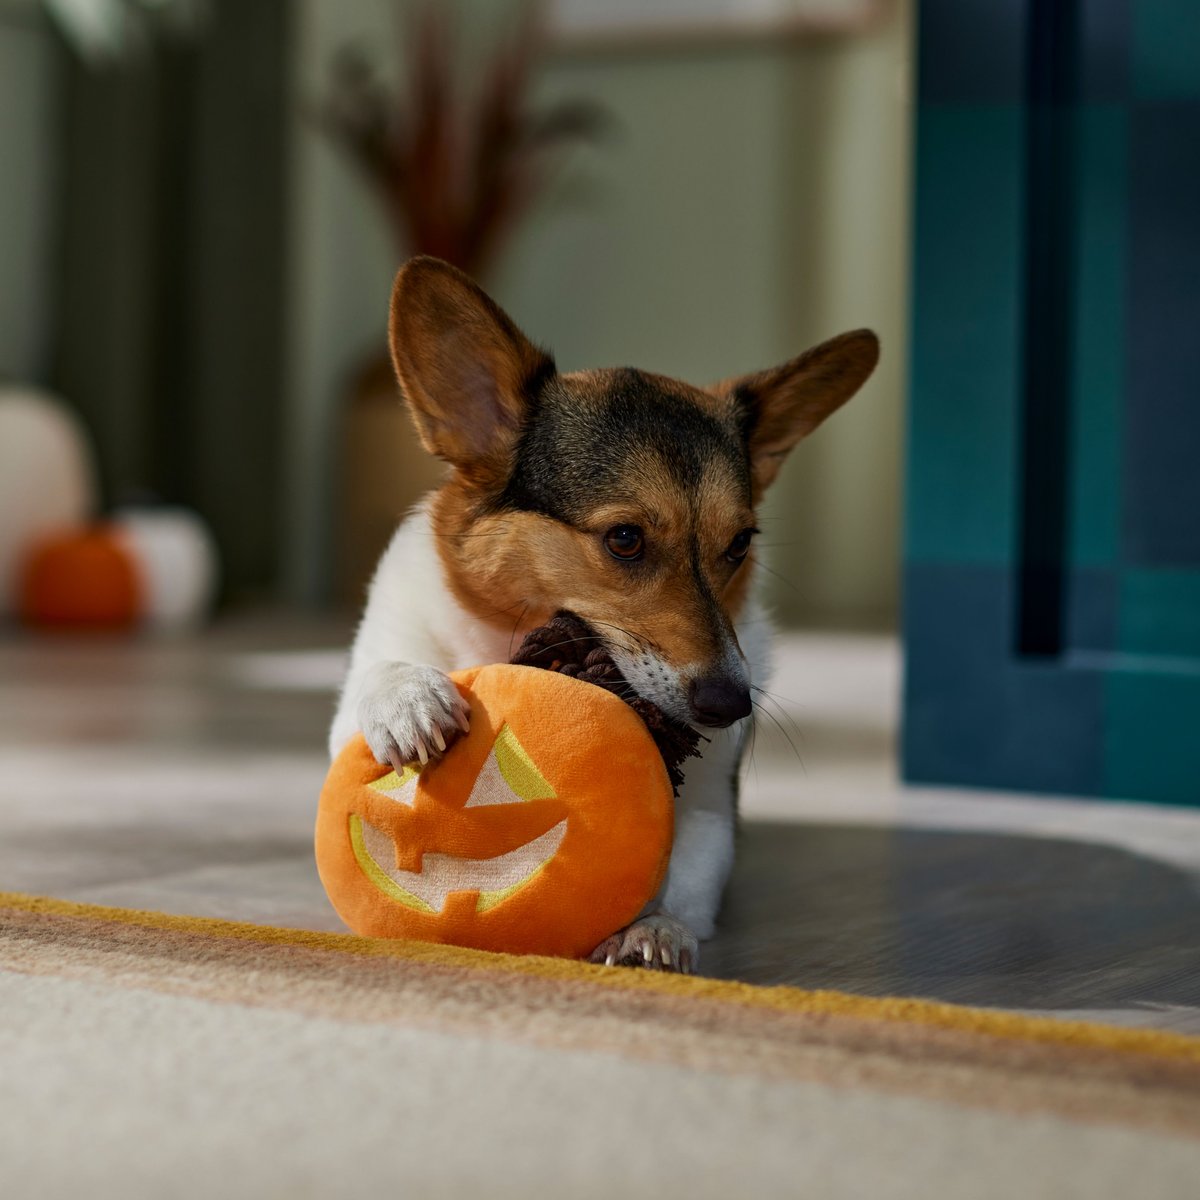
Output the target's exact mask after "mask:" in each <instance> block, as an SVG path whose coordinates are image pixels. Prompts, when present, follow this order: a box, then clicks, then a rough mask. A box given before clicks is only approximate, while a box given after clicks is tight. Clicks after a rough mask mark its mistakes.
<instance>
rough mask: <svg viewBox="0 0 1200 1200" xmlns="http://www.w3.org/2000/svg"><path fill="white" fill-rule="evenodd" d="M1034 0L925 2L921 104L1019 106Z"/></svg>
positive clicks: (920, 38) (921, 28)
mask: <svg viewBox="0 0 1200 1200" xmlns="http://www.w3.org/2000/svg"><path fill="white" fill-rule="evenodd" d="M1030 3H1031V0H922V2H921V3H920V4H918V6H917V14H918V16H917V21H918V35H917V36H918V44H919V45H920V61H919V67H918V69H919V82H918V92H919V95H920V99H921V103H923V104H926V103H933V104H944V103H951V104H953V103H962V102H967V103H993V104H1019V103H1020V101H1021V98H1022V95H1023V94H1024V88H1025V81H1024V57H1025V45H1024V38H1025V23H1026V19H1027V18H1026V12H1027V10H1028V8H1029V5H1030Z"/></svg>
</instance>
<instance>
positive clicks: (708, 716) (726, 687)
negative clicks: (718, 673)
mask: <svg viewBox="0 0 1200 1200" xmlns="http://www.w3.org/2000/svg"><path fill="white" fill-rule="evenodd" d="M691 700H692V712H693V713H694V714H695V717H696V720H697V722H699V724H701V725H710V726H712V727H713V728H714V729H723V728H724V727H725V726H726V725H732V724H733V723H734V721H740V720H741V719H742V718H743V717H748V716H749V715H750V689H749V688H748V687H746V686H745V685H744V684H740V683H731V682H730V681H729V680H727V679H696V680H694V681H693V682H692V697H691Z"/></svg>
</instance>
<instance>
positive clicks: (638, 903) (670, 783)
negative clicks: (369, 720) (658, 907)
mask: <svg viewBox="0 0 1200 1200" xmlns="http://www.w3.org/2000/svg"><path fill="white" fill-rule="evenodd" d="M595 645H596V638H595V635H594V634H593V633H592V632H591V630H590V628H589V627H588V626H587V625H586V624H585V623H584V622H582V621H580V620H579V618H577V617H574V616H572V615H570V614H559V615H558V616H557V617H555V618H554V620H552V621H551V622H549V623H548V624H547V625H544V626H542V627H541V628H540V629H536V630H534V631H533V632H532V633H531V634H530V635H529V636H528V637H527V638H526V639H525V641H524V642H523V643H522V646H521V649H520V650H519V651H518V652H517V654H516V656H515V657H514V660H513V662H512V663H506V664H499V665H494V666H486V667H476V668H473V669H471V670H467V671H459V672H455V673H454V674H452V675H451V679H453V680H454V682H455V685H456V686H457V687H458V689H459V691H460V692H462V694H463V696H464V697H465V698H466V699H467V700H468V702H469V703H470V706H471V731H470V733H469V734H466V735H465V736H463V737H460V738H459V739H458V741H457V742H455V744H454V745H452V746H451V747H450V749H449V750H448V751H447V752H446V753H445V755H444V756H443V757H442V758H441V759H440V760H438V761H437V762H433V763H430V764H428V765H426V766H424V767H421V766H418V765H417V764H412V765H410V766H407V767H405V768H404V770H403V771H401V772H397V771H394V770H391V769H390V768H388V767H384V766H380V764H379V763H377V762H376V761H375V759H374V757H373V755H372V754H371V751H370V750H369V749H368V747H367V744H366V742H365V741H364V740H363V739H362V737H361V736H359V737H356V738H354V739H353V740H352V741H351V742H350V743H349V744H348V745H347V746H346V748H345V749H344V750H343V751H342V752H341V754H339V755H338V757H337V759H336V760H335V761H334V764H333V766H332V768H331V769H330V772H329V775H328V778H327V779H326V782H325V786H324V789H323V790H322V792H321V798H320V803H319V806H318V812H317V824H316V857H317V869H318V872H319V874H320V876H321V882H322V883H323V884H324V886H325V890H326V892H327V893H328V895H329V898H330V901H331V902H332V903H333V906H334V908H335V909H336V910H337V912H338V914H339V916H341V918H342V920H344V921H345V922H346V924H347V925H348V926H349V927H350V928H351V929H352V930H354V932H356V933H359V934H363V935H366V936H369V937H385V938H415V939H418V940H422V941H430V942H447V943H452V944H455V945H460V946H471V947H474V948H476V949H481V950H498V951H504V952H507V953H514V954H516V953H520V954H550V955H559V956H563V957H570V958H580V957H584V956H586V955H587V954H589V953H590V952H591V951H592V950H593V949H594V948H595V947H596V946H597V945H599V944H600V943H601V942H602V941H603V940H604V939H605V938H606V937H608V936H609V935H611V934H612V933H614V932H615V931H616V930H618V929H620V928H622V927H623V926H625V925H628V924H629V923H630V922H631V921H632V920H634V918H636V917H637V915H638V914H639V913H640V912H641V911H642V909H643V908H644V907H645V905H646V904H647V902H648V901H650V900H651V899H652V898H653V896H654V895H655V893H656V892H657V891H658V888H659V885H660V884H661V883H662V879H663V876H664V874H665V873H666V868H667V860H668V857H669V855H670V851H671V837H672V818H673V814H672V808H673V805H672V794H673V790H674V789H677V788H678V785H679V783H680V782H681V780H682V775H681V772H680V764H681V762H682V761H683V759H684V758H686V757H687V756H689V755H694V754H696V753H698V751H697V750H696V743H697V741H698V738H699V735H698V734H696V732H695V731H694V730H692V729H691V728H689V727H688V726H685V725H680V724H678V723H677V722H674V721H673V720H671V719H670V718H668V717H667V716H666V715H665V714H664V713H663V712H662V711H661V710H660V709H658V708H657V707H655V706H654V705H653V704H651V703H650V702H649V701H647V700H645V699H644V698H642V697H637V696H634V695H632V693H631V689H630V688H629V686H628V684H627V683H626V682H625V680H624V679H623V678H622V676H621V674H620V672H619V670H618V669H617V667H616V665H615V663H613V661H612V660H611V658H609V657H608V656H607V654H605V653H604V652H603V651H602V650H599V649H590V647H594V646H595ZM623 697H628V702H627V701H626V699H624V698H623Z"/></svg>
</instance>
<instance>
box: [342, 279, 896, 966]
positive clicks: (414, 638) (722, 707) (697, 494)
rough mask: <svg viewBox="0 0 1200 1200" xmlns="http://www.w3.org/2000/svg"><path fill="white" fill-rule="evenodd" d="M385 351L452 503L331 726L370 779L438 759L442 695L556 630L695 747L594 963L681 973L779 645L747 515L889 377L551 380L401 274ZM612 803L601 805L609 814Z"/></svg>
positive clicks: (439, 517) (393, 572) (354, 671)
mask: <svg viewBox="0 0 1200 1200" xmlns="http://www.w3.org/2000/svg"><path fill="white" fill-rule="evenodd" d="M389 342H390V347H391V354H392V361H393V363H394V365H395V369H396V375H397V377H398V379H399V382H400V386H401V389H402V390H403V393H404V397H405V400H406V401H407V404H408V406H409V409H410V410H411V414H412V418H413V420H414V422H415V423H416V427H417V432H418V434H419V435H420V439H421V442H422V443H423V445H424V446H425V448H426V449H427V450H428V451H429V452H430V453H432V454H435V455H437V456H438V457H439V458H441V459H443V460H444V461H445V462H446V463H447V464H448V465H449V468H450V470H449V474H448V478H447V481H446V483H445V484H444V485H443V486H442V487H441V488H439V489H438V490H436V491H435V492H433V493H432V494H431V495H430V496H428V497H427V498H426V499H425V501H424V502H423V503H422V504H421V505H420V506H419V507H417V508H416V509H415V510H414V511H413V512H412V513H411V514H410V515H409V516H408V517H407V518H406V519H405V520H404V522H403V523H402V524H401V525H400V527H399V528H398V529H397V531H396V533H395V535H394V537H393V538H392V541H391V543H390V544H389V546H388V547H387V550H386V551H385V552H384V554H383V557H382V559H381V560H380V563H379V566H378V568H377V569H376V572H375V575H374V578H373V579H372V582H371V585H370V589H369V593H368V598H367V604H366V610H365V613H364V615H363V618H362V621H361V624H360V625H359V627H358V632H357V635H356V637H355V640H354V646H353V649H352V651H351V656H350V665H349V671H348V674H347V676H346V680H345V684H344V686H343V688H342V692H341V697H340V700H339V703H338V706H337V712H336V715H335V717H334V721H333V726H332V729H331V731H330V739H329V746H330V752H331V753H332V754H334V755H336V754H337V753H338V751H340V750H341V748H342V747H343V746H344V745H345V744H346V742H347V741H348V740H349V739H350V738H351V737H352V736H353V735H354V734H355V733H356V732H361V733H362V734H363V736H364V737H365V739H366V741H367V744H368V745H369V746H370V748H371V752H372V753H373V754H374V755H375V757H376V758H377V759H378V761H379V762H380V763H381V764H391V765H392V766H393V767H395V768H396V769H398V770H399V769H402V768H403V767H404V766H405V765H406V764H407V763H410V762H420V763H422V764H423V763H425V762H427V761H429V760H431V759H436V758H437V757H438V756H439V755H441V754H443V753H444V752H445V751H446V749H447V747H448V746H450V745H451V743H452V742H453V741H454V739H455V737H456V736H458V734H459V733H460V732H466V731H468V730H469V729H470V717H471V714H470V709H469V707H468V704H467V702H466V701H465V700H464V699H463V697H462V696H461V695H460V694H459V692H458V691H457V689H456V688H455V687H454V684H453V683H452V682H451V681H450V679H449V678H448V677H447V672H449V671H453V670H457V669H460V668H464V667H469V666H475V665H478V664H481V663H494V662H506V661H507V660H508V658H509V657H510V655H511V653H512V650H513V648H514V647H515V646H517V645H519V644H520V641H521V639H522V638H523V637H524V635H525V633H527V632H528V631H529V630H531V629H533V628H536V627H537V626H538V625H541V624H543V623H544V622H545V621H547V620H548V619H549V618H550V617H551V616H553V615H554V614H555V613H556V612H558V611H559V610H560V609H567V610H569V611H571V612H573V613H575V614H577V615H578V616H579V617H581V618H582V619H583V620H584V621H586V622H587V623H588V624H589V625H590V627H591V628H592V629H593V630H594V631H595V633H596V636H597V639H598V641H599V642H601V643H602V644H603V647H604V648H605V649H606V650H607V651H608V653H609V654H610V655H611V656H612V658H613V659H614V661H615V662H616V664H617V666H618V667H619V668H620V670H621V672H622V674H623V675H624V677H625V679H626V680H627V681H628V683H629V684H630V685H631V686H632V687H633V688H634V690H635V691H637V692H638V693H640V694H641V695H642V696H644V697H646V698H647V699H649V700H651V701H653V703H655V704H657V705H658V706H659V707H660V708H661V709H663V710H664V711H665V712H666V713H668V714H669V715H670V716H672V717H675V718H677V719H678V720H680V721H684V722H687V723H689V724H691V725H693V726H695V727H698V728H700V729H701V730H703V731H704V733H705V734H706V736H707V737H708V739H709V740H708V741H707V743H706V744H703V755H702V758H701V759H700V760H699V761H696V760H691V761H689V764H688V766H687V770H686V779H685V782H684V784H683V786H682V788H681V789H680V794H679V799H678V800H677V802H676V816H675V840H674V843H673V846H672V850H671V857H670V862H669V865H668V870H667V874H666V878H665V882H664V884H663V886H662V888H661V889H660V892H659V895H658V896H657V897H656V898H655V899H654V901H653V902H652V903H651V904H650V905H648V906H647V908H646V910H645V911H644V912H643V913H642V914H641V916H640V917H639V918H638V919H637V920H636V921H634V923H633V924H632V925H630V926H629V927H628V928H626V929H623V930H619V931H617V932H616V933H614V934H613V935H612V936H611V937H610V938H608V939H607V940H606V941H605V942H603V943H602V944H601V945H600V946H598V947H596V950H595V953H594V954H593V955H592V959H593V961H596V962H601V963H608V964H609V965H612V964H626V965H645V966H648V967H653V968H656V969H662V970H671V971H682V972H690V971H693V970H694V969H695V968H696V964H697V962H698V957H699V942H700V941H701V940H703V939H705V938H708V937H710V936H711V935H712V933H713V930H714V923H715V920H716V916H717V910H718V908H719V906H720V901H721V894H722V891H723V889H724V887H725V883H726V880H727V879H728V877H729V874H730V870H731V868H732V865H733V857H734V826H735V818H736V809H737V793H738V773H739V765H740V761H741V756H742V750H743V747H744V746H745V743H746V735H747V731H748V728H749V725H750V722H751V720H752V709H753V703H752V687H754V686H757V685H761V683H763V682H765V680H766V678H767V675H768V671H769V666H770V641H771V631H770V625H769V622H768V620H767V616H766V613H765V612H764V610H763V607H762V604H761V602H760V600H759V598H758V596H757V586H756V585H757V571H756V568H755V551H754V536H755V534H756V533H757V532H758V530H757V528H756V526H755V508H756V506H757V505H758V503H759V501H760V500H761V498H762V495H763V493H764V491H765V490H766V489H767V487H768V486H769V485H770V483H771V481H772V480H773V479H774V478H775V476H776V475H777V474H778V472H779V468H780V466H781V465H782V463H783V460H784V458H785V457H786V456H787V454H788V452H789V451H790V450H791V449H792V447H793V446H794V445H795V444H796V443H797V442H799V441H800V439H801V438H803V437H805V436H807V435H808V434H809V433H811V432H812V431H813V430H814V429H815V428H816V427H817V426H818V425H819V424H820V423H821V422H822V421H823V420H824V419H825V418H826V417H827V416H829V415H830V413H832V412H834V411H835V410H836V409H837V408H839V407H840V406H841V405H842V404H844V403H845V402H846V401H847V400H849V399H850V397H851V396H853V395H854V393H855V392H857V391H858V389H859V388H860V387H861V386H862V384H863V383H864V382H865V381H866V379H867V377H868V376H869V375H870V374H871V372H872V371H873V370H874V368H875V364H876V362H877V361H878V358H879V343H878V339H877V338H876V337H875V335H874V334H873V333H871V332H870V331H869V330H857V331H855V332H852V333H845V334H842V335H841V336H840V337H835V338H833V339H832V340H830V341H827V342H823V343H822V344H821V345H819V346H816V347H814V348H813V349H811V350H809V351H807V352H806V353H804V354H802V355H800V356H799V357H798V358H794V359H792V360H791V361H790V362H787V363H784V364H783V365H782V366H778V367H775V368H772V369H770V370H766V371H762V372H759V373H757V374H752V375H746V376H743V377H741V378H737V379H731V380H728V381H726V382H724V383H720V384H717V385H715V386H713V387H709V388H698V387H692V386H690V385H688V384H686V383H681V382H679V381H677V380H674V379H668V378H666V377H664V376H660V375H652V374H649V373H647V372H643V371H637V370H633V369H630V368H619V369H613V370H593V371H579V372H571V373H565V374H564V373H560V372H559V371H558V370H557V369H556V367H555V364H554V359H553V358H552V357H551V356H550V355H549V354H548V353H546V352H545V351H543V350H541V349H539V348H538V347H536V346H535V345H533V343H531V342H530V341H529V340H528V339H527V338H526V337H525V335H524V334H523V333H522V332H521V331H520V330H519V329H518V328H517V326H516V325H515V324H514V323H513V322H512V320H510V318H509V317H508V316H507V314H506V313H504V312H503V311H502V310H501V309H500V308H499V307H498V306H497V305H496V304H495V303H494V302H493V301H492V300H491V299H490V298H489V297H488V296H487V295H486V294H485V293H484V292H483V291H481V290H480V288H479V287H477V286H476V285H475V283H473V282H472V281H471V280H470V279H469V278H468V277H467V276H465V275H464V274H462V273H461V272H460V271H458V270H456V269H455V268H453V267H451V266H449V265H448V264H446V263H444V262H441V261H439V260H438V259H434V258H425V257H422V258H415V259H413V260H411V261H410V262H408V263H407V264H406V265H405V266H404V267H402V268H401V270H400V273H399V274H398V275H397V277H396V282H395V287H394V289H393V292H392V301H391V314H390V326H389ZM618 801H619V797H614V803H616V802H618Z"/></svg>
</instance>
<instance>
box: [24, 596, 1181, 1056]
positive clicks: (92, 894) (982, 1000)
mask: <svg viewBox="0 0 1200 1200" xmlns="http://www.w3.org/2000/svg"><path fill="white" fill-rule="evenodd" d="M348 637H349V630H348V627H347V626H344V625H339V624H336V623H327V622H326V623H319V624H313V623H309V622H304V621H297V620H293V619H288V618H284V617H276V616H273V617H271V618H269V619H263V618H254V619H243V620H236V621H227V622H225V623H223V624H222V625H220V626H219V627H217V628H216V629H214V630H212V631H210V632H208V633H206V634H205V635H204V636H203V637H200V638H194V639H188V640H184V641H174V642H163V641H152V640H145V639H140V640H134V641H132V642H128V641H125V642H123V641H108V640H103V639H101V640H95V639H65V640H44V639H30V638H27V637H25V636H23V635H18V634H16V633H14V632H10V633H9V635H8V636H7V637H6V638H4V639H3V640H0V889H4V890H17V891H29V892H40V893H48V894H53V895H57V896H61V897H65V898H69V899H78V900H88V901H94V902H98V903H109V904H120V905H127V906H134V907H143V908H154V909H163V910H166V911H172V912H180V913H194V914H208V915H214V916H222V917H230V918H234V919H243V920H251V921H264V922H271V923H277V924H288V925H296V926H302V927H312V928H325V929H336V928H339V923H338V921H337V918H336V916H335V915H334V914H333V913H332V911H331V910H330V908H329V906H328V903H327V901H326V900H325V897H324V895H323V893H322V892H321V889H320V885H319V882H318V881H317V879H316V875H315V872H314V870H313V866H312V852H311V826H312V816H313V806H314V803H315V797H316V794H317V791H318V790H319V787H320V783H321V779H322V777H323V774H324V770H325V766H326V762H325V755H324V751H323V744H324V735H325V729H326V727H327V723H328V720H329V715H330V712H331V707H332V702H333V693H332V688H333V686H334V682H335V681H336V679H337V678H338V673H339V670H340V662H341V650H342V648H343V647H344V645H345V643H346V641H347V640H348ZM898 675H899V672H898V656H897V653H896V648H895V646H894V644H893V643H892V642H891V641H890V640H888V639H886V638H864V637H849V636H845V635H841V636H824V637H817V636H797V635H793V636H790V637H789V638H788V639H786V640H785V642H784V643H783V645H782V647H781V653H780V670H779V675H778V677H777V680H776V682H775V683H774V684H773V685H772V690H773V692H774V695H775V699H774V700H772V701H770V703H771V705H772V710H771V713H770V719H767V718H766V717H764V718H763V720H762V721H761V723H760V724H761V728H760V732H759V735H758V737H757V739H756V744H755V748H754V754H753V758H752V761H751V762H750V764H749V765H748V770H747V776H746V784H745V792H744V801H743V809H744V814H745V819H744V821H743V828H742V832H741V850H740V854H739V859H738V865H737V869H736V872H735V876H734V879H733V882H732V884H731V887H730V891H729V895H728V899H727V903H726V906H725V910H724V913H723V917H722V921H721V928H720V933H719V935H718V936H717V938H716V939H714V940H713V941H712V942H710V943H708V944H707V945H706V946H705V948H704V952H703V958H702V969H703V970H704V971H705V972H708V973H712V974H717V975H722V976H727V977H733V978H740V979H746V980H750V981H754V982H762V983H792V984H797V985H800V986H803V987H820V988H839V989H846V990H850V991H856V992H866V993H872V994H897V993H898V994H908V995H919V996H928V997H934V998H938V999H944V1000H950V1001H956V1002H963V1003H970V1004H979V1005H988V1006H997V1007H1007V1008H1015V1009H1023V1010H1031V1011H1043V1012H1049V1013H1060V1014H1064V1015H1066V1014H1069V1015H1082V1016H1094V1017H1097V1018H1100V1019H1105V1020H1115V1021H1124V1022H1129V1023H1141V1024H1152V1025H1160V1026H1167V1027H1173V1028H1177V1029H1183V1030H1188V1031H1192V1032H1197V1033H1200V886H1198V885H1200V812H1191V811H1187V810H1177V809H1170V810H1168V809H1159V808H1155V807H1152V806H1143V805H1134V804H1130V805H1121V804H1094V803H1087V802H1078V801H1064V800H1061V799H1050V798H1036V797H1015V796H1005V795H993V794H984V793H978V792H961V793H959V792H953V791H935V790H930V789H907V788H902V787H900V786H899V785H898V784H897V782H896V780H895V772H894V764H893V758H892V745H893V740H894V731H895V724H896V695H897V690H898Z"/></svg>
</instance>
